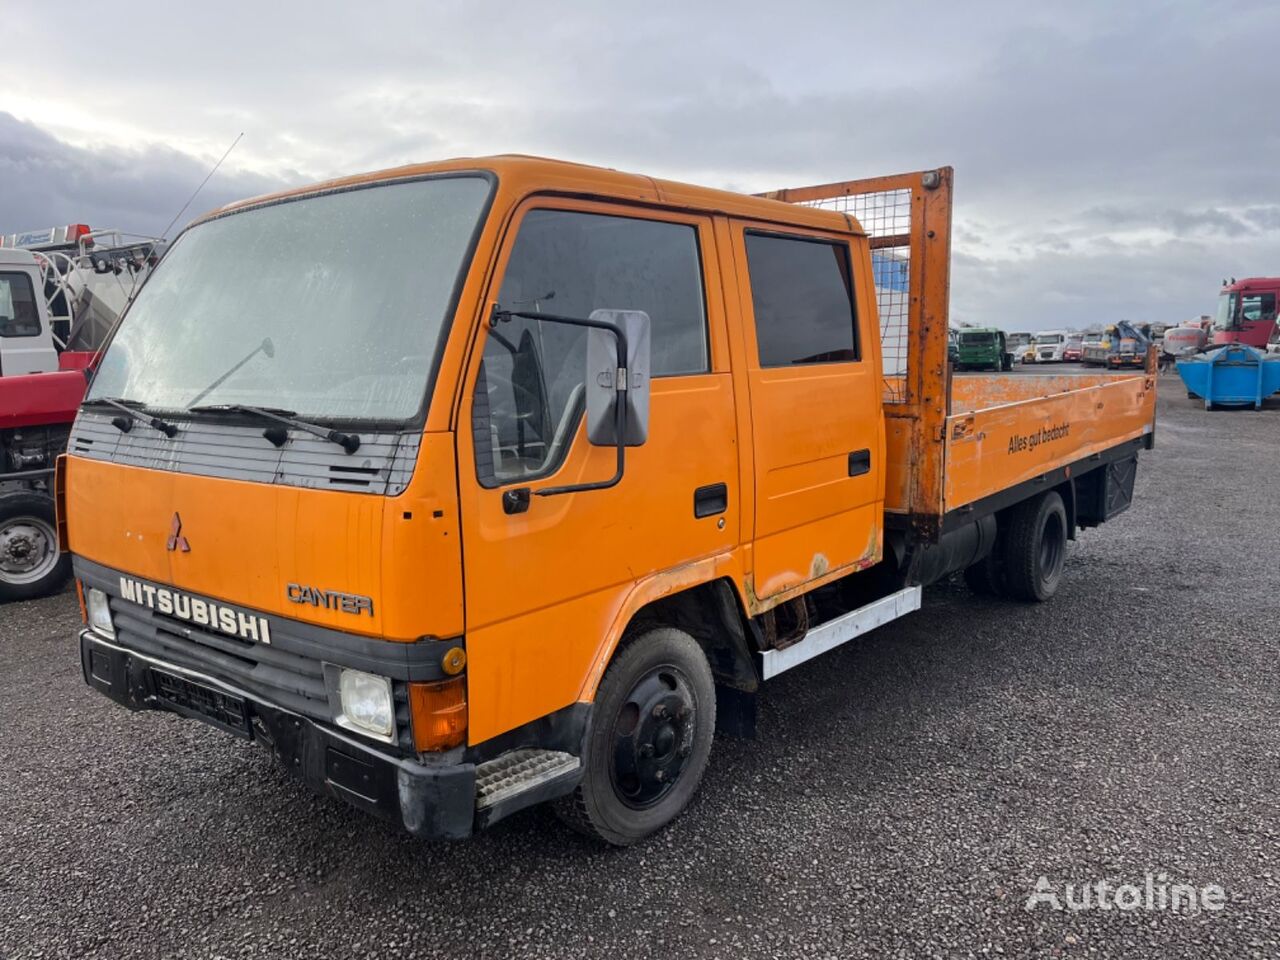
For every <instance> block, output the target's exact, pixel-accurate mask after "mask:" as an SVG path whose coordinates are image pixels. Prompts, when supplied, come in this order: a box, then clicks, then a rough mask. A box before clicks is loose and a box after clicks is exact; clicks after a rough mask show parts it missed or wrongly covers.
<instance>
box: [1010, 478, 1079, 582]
mask: <svg viewBox="0 0 1280 960" xmlns="http://www.w3.org/2000/svg"><path fill="white" fill-rule="evenodd" d="M1004 547H1005V549H1004V582H1005V588H1006V591H1007V592H1008V595H1009V596H1010V597H1012V598H1013V599H1015V600H1026V601H1029V602H1033V603H1043V602H1044V601H1046V600H1048V599H1049V598H1051V597H1052V596H1053V595H1054V594H1055V593H1057V592H1058V584H1059V583H1061V582H1062V567H1063V563H1064V561H1065V560H1066V556H1067V510H1066V507H1065V506H1063V503H1062V497H1061V496H1059V495H1058V493H1057V491H1055V490H1050V491H1049V492H1048V493H1043V494H1041V495H1040V496H1038V497H1033V498H1032V499H1030V500H1026V501H1024V502H1023V503H1020V504H1018V505H1017V506H1016V507H1014V508H1013V509H1012V510H1011V511H1010V513H1009V526H1008V530H1007V531H1006V534H1005V545H1004Z"/></svg>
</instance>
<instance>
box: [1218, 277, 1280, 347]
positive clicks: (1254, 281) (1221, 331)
mask: <svg viewBox="0 0 1280 960" xmlns="http://www.w3.org/2000/svg"><path fill="white" fill-rule="evenodd" d="M1277 302H1280V277H1246V278H1245V279H1243V280H1236V279H1234V278H1233V279H1232V280H1231V282H1230V283H1228V282H1227V281H1225V280H1224V281H1223V283H1222V290H1221V291H1220V292H1219V294H1218V312H1217V316H1216V317H1215V319H1214V323H1213V342H1214V343H1215V344H1219V345H1221V344H1226V343H1243V344H1244V345H1245V346H1249V347H1253V348H1255V349H1257V350H1263V351H1265V350H1266V349H1267V344H1268V343H1269V342H1270V341H1271V338H1272V335H1273V334H1274V333H1275V332H1276V304H1277Z"/></svg>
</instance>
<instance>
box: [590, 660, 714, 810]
mask: <svg viewBox="0 0 1280 960" xmlns="http://www.w3.org/2000/svg"><path fill="white" fill-rule="evenodd" d="M696 727H697V701H696V699H695V697H694V694H693V687H692V686H691V685H690V683H689V680H688V678H687V677H685V675H684V674H683V673H681V672H680V670H678V669H677V668H676V667H674V666H671V665H670V664H663V665H661V666H657V667H654V668H653V669H651V670H650V671H649V672H648V673H646V674H644V676H642V677H641V678H640V679H639V680H638V681H637V682H636V683H635V685H634V686H632V688H631V690H630V692H629V693H628V694H627V695H626V697H625V698H624V699H623V701H622V705H621V706H620V707H619V708H618V712H617V715H616V716H615V717H614V718H613V727H612V730H611V731H610V733H611V738H612V741H613V757H612V762H611V764H610V770H609V774H610V779H611V781H612V784H613V789H614V792H615V793H616V794H617V795H618V798H619V799H620V800H622V802H623V803H625V804H626V805H627V806H629V807H632V808H634V809H637V810H642V809H645V808H646V807H651V806H653V805H654V804H656V803H658V802H659V801H661V800H662V799H663V797H665V796H666V795H667V794H668V793H670V792H671V791H672V789H674V787H675V785H676V783H677V782H679V780H680V775H681V774H682V773H683V772H684V770H685V767H686V766H687V765H688V762H689V757H690V755H691V754H692V753H693V740H694V731H695V729H696Z"/></svg>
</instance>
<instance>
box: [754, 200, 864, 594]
mask: <svg viewBox="0 0 1280 960" xmlns="http://www.w3.org/2000/svg"><path fill="white" fill-rule="evenodd" d="M732 232H733V238H734V252H735V260H736V263H737V274H738V293H739V298H740V300H741V302H742V304H743V305H744V317H743V324H742V326H743V328H744V334H745V346H746V375H747V380H748V385H749V392H750V398H751V400H750V402H751V424H752V426H751V429H752V448H753V451H754V464H753V469H754V476H755V531H754V541H753V545H752V561H751V565H752V576H753V586H754V590H755V593H756V596H757V597H758V598H759V599H760V600H762V601H767V600H769V599H770V598H776V597H778V596H779V595H785V594H786V593H787V592H788V591H790V590H793V589H795V588H797V587H801V586H803V585H804V584H806V583H809V582H811V581H814V580H818V579H821V578H824V577H827V576H828V575H830V574H833V573H836V572H837V571H844V572H850V571H852V570H853V569H856V568H857V567H858V566H859V565H863V566H869V565H871V564H873V563H875V562H876V561H877V560H878V559H879V558H880V551H881V547H882V523H881V517H882V515H883V507H884V480H883V475H884V426H883V417H882V415H881V397H880V371H879V363H878V361H877V359H876V358H875V357H874V356H871V357H869V356H867V355H866V353H867V349H868V348H874V343H875V340H874V338H873V337H872V336H870V335H869V334H868V331H869V330H870V329H871V328H870V326H869V323H870V322H874V317H875V313H874V305H873V304H872V303H871V302H869V297H868V296H867V294H866V289H867V287H868V285H867V284H858V283H856V282H855V279H856V277H855V274H854V269H855V264H856V265H857V266H858V269H859V270H865V269H868V268H869V260H868V259H867V258H866V257H865V256H862V255H861V254H863V253H864V252H865V251H859V256H858V257H855V256H854V250H852V249H851V247H850V242H849V238H847V237H841V236H838V235H827V234H821V233H809V232H800V231H796V230H792V229H785V230H783V229H779V228H777V227H773V226H768V225H763V224H752V223H747V222H742V221H738V222H735V223H734V224H733V231H732Z"/></svg>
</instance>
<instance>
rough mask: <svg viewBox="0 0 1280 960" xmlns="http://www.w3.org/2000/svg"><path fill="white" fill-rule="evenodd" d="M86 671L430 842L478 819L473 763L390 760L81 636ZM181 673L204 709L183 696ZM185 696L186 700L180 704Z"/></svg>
mask: <svg viewBox="0 0 1280 960" xmlns="http://www.w3.org/2000/svg"><path fill="white" fill-rule="evenodd" d="M80 666H81V670H82V671H83V674H84V679H85V682H86V683H87V684H89V686H91V687H93V688H94V689H95V690H97V691H98V692H100V693H102V694H104V695H106V696H108V697H110V698H111V699H112V700H114V701H116V702H117V703H120V704H122V705H124V706H126V707H128V708H129V709H131V710H165V711H170V712H173V713H178V714H181V715H183V716H188V717H193V718H196V719H199V720H203V721H205V722H206V723H211V724H212V725H214V726H216V727H218V728H219V729H222V730H225V731H227V732H230V733H234V734H236V735H238V736H241V737H244V738H245V739H250V740H254V741H257V742H259V743H261V744H263V745H264V746H266V747H267V748H268V749H270V750H271V751H272V752H273V753H274V754H275V755H276V756H277V757H278V758H279V760H280V762H281V763H282V764H284V766H285V767H286V768H287V769H288V770H290V771H292V772H293V773H294V774H295V775H296V776H298V777H299V778H300V779H301V780H302V781H303V782H305V783H306V784H307V785H308V786H310V787H311V788H312V789H314V790H316V791H317V792H319V793H321V794H323V795H326V796H331V797H335V798H337V799H339V800H342V801H344V802H346V803H349V804H351V805H352V806H354V807H357V808H358V809H360V810H363V811H365V812H367V813H371V814H374V815H375V816H378V817H381V818H383V819H386V820H391V821H393V822H396V823H399V824H401V825H403V827H404V828H405V829H406V830H407V831H408V832H409V833H411V834H413V835H414V836H416V837H421V838H424V839H462V838H464V837H468V836H470V835H471V832H472V826H473V823H474V820H475V812H476V811H475V796H476V768H475V765H474V764H472V763H448V762H441V763H440V764H439V765H434V764H433V765H427V764H423V763H419V762H417V761H415V760H410V759H406V758H401V757H394V756H390V755H388V754H386V753H382V752H380V751H378V750H376V749H373V748H372V747H369V746H366V745H365V744H362V743H359V742H358V741H356V740H354V739H352V738H350V737H347V736H344V735H343V734H342V733H340V732H338V731H335V730H331V729H328V728H326V727H325V726H323V725H321V724H319V723H316V722H315V721H313V720H310V719H308V718H307V717H304V716H301V715H300V714H297V713H293V712H290V711H288V710H283V709H281V708H279V707H276V706H272V705H271V704H268V703H265V702H263V701H262V700H261V699H258V698H256V697H254V696H253V695H251V694H248V693H246V692H245V691H243V690H239V689H236V688H235V687H232V686H230V685H228V684H226V683H223V682H221V681H218V680H214V679H212V678H210V677H208V676H205V675H203V674H200V673H197V672H195V671H191V670H188V669H185V668H183V667H179V666H176V665H174V664H170V663H166V662H164V661H162V660H158V659H154V658H152V657H148V656H145V655H143V654H140V653H137V652H135V651H132V650H128V649H126V648H124V647H122V646H119V645H117V644H115V643H112V642H111V641H109V640H105V639H103V638H102V637H100V636H98V635H97V634H95V633H93V632H92V631H90V630H81V631H80ZM174 677H177V678H179V679H180V681H186V683H187V684H188V685H189V686H188V688H187V689H188V690H189V691H191V692H194V693H195V694H196V695H197V699H198V700H199V703H198V704H197V703H196V702H195V701H194V700H191V699H187V698H184V697H181V696H179V697H178V698H177V699H175V694H174V690H173V687H171V686H170V687H169V688H168V689H162V686H163V685H164V684H167V683H171V682H172V681H171V678H174ZM184 699H186V702H185V704H184V702H181V701H183V700H184Z"/></svg>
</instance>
